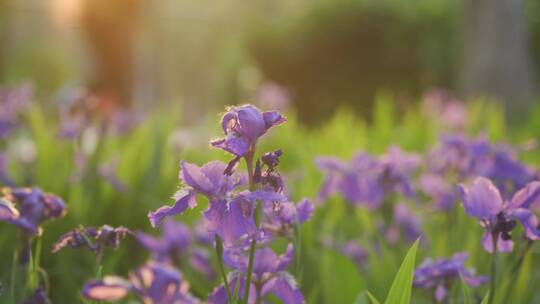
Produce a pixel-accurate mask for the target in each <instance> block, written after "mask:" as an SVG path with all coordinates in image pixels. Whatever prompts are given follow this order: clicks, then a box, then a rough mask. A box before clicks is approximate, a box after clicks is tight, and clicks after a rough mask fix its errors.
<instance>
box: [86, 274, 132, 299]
mask: <svg viewBox="0 0 540 304" xmlns="http://www.w3.org/2000/svg"><path fill="white" fill-rule="evenodd" d="M130 290H131V284H130V283H129V282H128V281H126V280H124V279H122V278H119V277H112V276H109V277H105V278H103V280H101V281H92V282H90V283H88V284H86V285H85V286H84V288H83V291H82V294H83V296H84V297H85V298H87V299H90V300H94V301H118V300H120V299H122V298H124V297H125V296H127V294H128V293H129V292H130Z"/></svg>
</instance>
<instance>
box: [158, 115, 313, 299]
mask: <svg viewBox="0 0 540 304" xmlns="http://www.w3.org/2000/svg"><path fill="white" fill-rule="evenodd" d="M284 121H285V118H284V117H283V116H281V114H279V113H278V112H261V111H260V110H259V109H257V108H255V107H254V106H251V105H246V106H239V107H234V108H231V109H229V110H228V111H227V112H226V113H225V114H224V116H223V118H222V123H221V125H222V127H223V131H224V133H225V138H222V139H217V140H213V141H212V145H213V146H214V147H218V148H221V149H223V150H225V151H227V152H229V153H231V154H233V156H234V158H233V159H232V161H231V162H229V164H226V163H223V162H220V161H212V162H209V163H207V164H205V165H203V166H197V165H194V164H190V163H187V162H182V163H181V164H180V167H181V170H180V180H181V181H182V183H183V187H182V188H181V189H180V190H179V191H178V192H177V193H176V194H175V196H174V199H175V203H174V205H172V206H163V207H161V208H159V209H157V210H156V211H153V212H150V213H149V215H148V217H149V219H150V222H151V224H152V225H153V226H157V225H159V224H160V223H161V222H162V221H163V219H164V218H165V217H168V216H173V215H177V214H181V213H183V212H184V211H185V210H187V209H191V208H195V207H196V206H197V195H202V196H204V197H206V198H207V199H208V202H209V205H208V208H207V210H206V211H204V221H203V222H204V225H205V227H206V229H207V231H208V232H209V233H210V235H212V236H214V238H215V239H216V244H215V246H216V250H217V252H218V256H219V257H220V259H221V258H223V262H224V263H225V264H226V265H227V266H229V267H231V268H232V269H233V272H232V273H231V274H230V275H229V276H228V277H226V276H225V274H224V272H223V273H222V274H223V276H224V284H223V285H222V286H220V287H218V288H217V289H216V290H215V291H214V292H213V293H212V295H211V296H210V300H209V301H210V303H227V301H230V300H232V299H231V297H232V294H233V293H232V290H234V289H235V288H238V289H239V290H240V291H239V292H240V295H239V298H244V299H245V300H246V301H247V300H248V299H249V302H251V301H254V300H256V301H260V300H261V299H262V298H263V297H264V296H265V295H266V294H269V293H273V294H274V295H275V296H277V297H279V298H281V299H282V300H283V301H285V302H286V303H303V302H304V298H303V296H302V294H301V292H300V290H299V288H298V286H297V285H296V283H295V282H294V280H293V279H292V276H291V275H290V274H289V273H287V272H286V271H285V269H286V268H287V267H288V266H289V264H290V263H291V261H292V258H293V252H294V249H293V247H292V245H290V246H289V247H288V249H287V252H286V253H285V254H284V255H283V256H278V255H277V254H276V253H274V251H273V250H272V249H270V248H269V247H266V246H267V245H268V244H269V243H270V242H271V241H272V240H273V239H274V238H276V237H285V238H286V239H289V240H292V239H293V237H294V236H293V230H294V229H295V227H296V226H297V225H299V224H301V223H303V222H305V221H307V220H308V219H309V218H310V217H311V215H312V213H313V211H314V209H313V206H312V204H311V203H310V202H309V201H308V200H303V201H302V202H300V203H298V204H295V203H293V202H291V201H290V200H289V199H288V198H287V197H286V196H285V195H284V194H283V189H284V182H283V179H282V177H281V175H280V174H279V172H278V171H277V166H278V164H279V159H280V157H281V156H282V154H283V153H282V151H281V150H276V151H273V152H268V153H265V154H263V155H262V157H261V158H260V159H256V158H255V152H256V144H257V141H258V140H259V138H260V137H261V136H262V135H264V134H265V133H266V132H267V131H268V129H270V128H271V127H273V126H276V125H279V124H281V123H283V122H284ZM242 159H243V160H245V161H246V165H247V169H248V172H247V176H246V175H243V174H240V173H238V172H237V171H236V167H237V164H238V163H239V162H240V160H242ZM245 187H247V189H245ZM169 225H170V224H169ZM220 263H221V261H220ZM250 265H251V266H250ZM229 282H230V284H229ZM237 284H240V285H238V286H237ZM246 297H248V298H246Z"/></svg>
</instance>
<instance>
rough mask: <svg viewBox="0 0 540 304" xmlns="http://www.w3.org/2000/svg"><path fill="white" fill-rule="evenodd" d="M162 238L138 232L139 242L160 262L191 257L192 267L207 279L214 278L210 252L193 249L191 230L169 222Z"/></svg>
mask: <svg viewBox="0 0 540 304" xmlns="http://www.w3.org/2000/svg"><path fill="white" fill-rule="evenodd" d="M161 230H162V237H161V238H156V237H153V236H151V235H148V234H146V233H143V232H137V240H138V241H139V243H140V244H141V245H142V246H143V247H145V248H146V249H148V250H149V251H150V252H151V254H152V259H153V260H155V261H158V262H163V263H171V262H177V261H178V259H179V258H181V257H184V256H189V259H190V265H191V266H192V267H193V268H194V269H196V270H197V271H199V272H201V273H203V274H204V275H206V276H207V277H213V275H214V270H213V268H212V265H211V262H210V258H209V255H208V252H207V251H206V250H203V249H199V248H191V247H192V245H193V242H194V240H193V238H192V236H191V231H190V230H189V228H188V227H187V226H185V225H183V224H181V223H178V222H175V221H172V220H168V221H166V222H165V223H164V224H163V225H162V227H161Z"/></svg>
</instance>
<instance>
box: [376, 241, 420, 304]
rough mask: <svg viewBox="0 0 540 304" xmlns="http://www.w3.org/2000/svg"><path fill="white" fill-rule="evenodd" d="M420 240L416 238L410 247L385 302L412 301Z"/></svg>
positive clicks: (386, 303) (387, 303) (400, 303)
mask: <svg viewBox="0 0 540 304" xmlns="http://www.w3.org/2000/svg"><path fill="white" fill-rule="evenodd" d="M418 241H419V240H416V242H414V244H413V245H412V247H411V249H409V252H407V255H406V256H405V259H404V260H403V263H401V266H400V267H399V270H398V273H397V275H396V277H395V278H394V282H393V283H392V287H390V291H389V292H388V295H387V296H386V301H385V302H384V303H385V304H406V303H410V301H411V292H412V282H413V275H414V263H415V260H416V251H417V249H418Z"/></svg>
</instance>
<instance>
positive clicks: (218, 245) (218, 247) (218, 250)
mask: <svg viewBox="0 0 540 304" xmlns="http://www.w3.org/2000/svg"><path fill="white" fill-rule="evenodd" d="M215 240H216V254H217V256H218V266H219V272H220V273H221V277H222V279H223V285H224V286H225V291H227V300H228V301H227V302H228V303H233V301H232V299H233V297H232V293H231V287H230V286H229V281H228V280H227V274H226V273H225V267H224V266H223V242H222V241H221V238H220V237H219V235H217V234H216V235H215Z"/></svg>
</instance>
